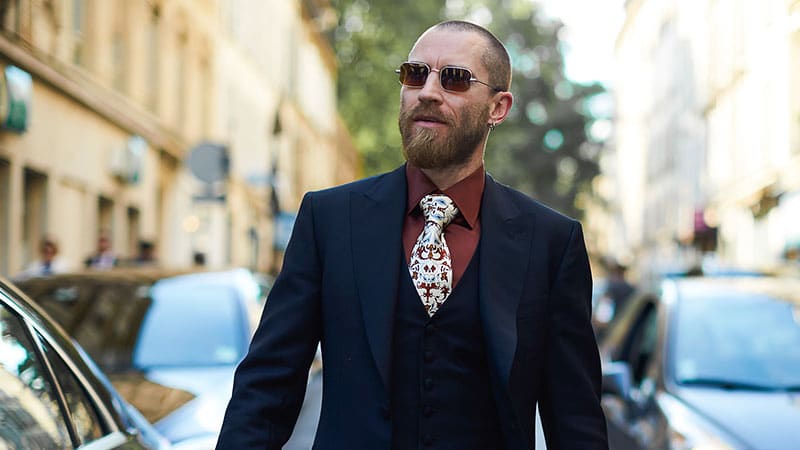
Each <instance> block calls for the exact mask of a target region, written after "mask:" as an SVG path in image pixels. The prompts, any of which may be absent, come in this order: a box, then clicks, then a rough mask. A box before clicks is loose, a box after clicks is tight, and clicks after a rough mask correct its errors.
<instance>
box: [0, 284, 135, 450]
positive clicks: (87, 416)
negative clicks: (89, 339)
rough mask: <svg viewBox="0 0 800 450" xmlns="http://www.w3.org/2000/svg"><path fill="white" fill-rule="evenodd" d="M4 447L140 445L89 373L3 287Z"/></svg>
mask: <svg viewBox="0 0 800 450" xmlns="http://www.w3.org/2000/svg"><path fill="white" fill-rule="evenodd" d="M0 300H2V301H1V302H0V423H2V424H3V426H0V447H4V448H20V449H22V448H79V449H90V450H103V449H116V448H126V449H140V448H143V447H142V446H140V445H139V444H138V442H137V441H135V440H133V439H132V437H131V436H129V435H127V434H125V433H123V432H122V431H120V430H118V429H116V426H115V425H114V424H113V423H114V422H113V419H112V418H111V417H112V416H111V414H112V413H111V412H110V411H109V410H108V409H107V408H106V407H105V406H104V405H102V404H100V403H98V402H97V399H98V398H99V397H98V396H97V394H96V393H94V392H93V391H92V389H91V387H90V385H89V383H88V382H87V380H86V377H85V375H84V374H81V373H79V372H76V370H75V369H76V366H75V364H74V363H73V362H71V361H70V360H69V359H68V357H66V354H64V353H63V352H61V351H60V350H59V349H58V347H57V346H56V344H55V342H54V340H53V339H51V338H50V337H49V336H46V332H47V330H43V329H41V327H40V326H37V325H35V324H34V323H33V322H32V321H30V320H29V318H28V317H26V315H25V312H24V310H22V309H21V308H19V307H15V305H14V303H13V301H12V300H11V299H10V298H7V297H5V296H3V295H2V293H0Z"/></svg>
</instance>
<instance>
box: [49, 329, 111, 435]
mask: <svg viewBox="0 0 800 450" xmlns="http://www.w3.org/2000/svg"><path fill="white" fill-rule="evenodd" d="M39 339H40V340H41V341H42V345H43V347H44V350H45V356H46V357H47V360H48V361H50V365H51V366H52V368H53V372H54V373H55V376H56V379H58V382H59V384H60V385H61V390H62V392H63V393H64V398H65V399H66V401H67V408H69V411H70V414H71V416H72V423H73V425H74V426H75V429H76V433H77V435H78V439H80V440H81V442H82V443H87V442H92V441H94V440H95V439H99V438H101V437H102V436H103V434H104V431H103V426H102V423H101V421H100V418H99V417H98V413H97V410H96V409H95V406H94V402H92V400H91V399H90V398H89V395H88V394H87V392H86V391H85V390H84V388H83V387H82V385H81V382H80V381H78V379H77V378H76V377H75V374H74V373H73V372H72V371H71V370H70V369H69V368H68V367H67V364H66V363H65V362H64V360H63V359H61V357H60V356H59V355H58V354H57V353H56V352H55V350H53V348H52V347H51V346H50V345H49V344H48V343H47V342H46V341H45V339H44V338H42V337H41V336H39Z"/></svg>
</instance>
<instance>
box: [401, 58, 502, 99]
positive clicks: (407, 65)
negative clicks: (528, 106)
mask: <svg viewBox="0 0 800 450" xmlns="http://www.w3.org/2000/svg"><path fill="white" fill-rule="evenodd" d="M431 72H439V83H441V85H442V89H444V90H445V91H451V92H467V91H468V90H469V87H470V86H471V85H472V82H473V81H474V82H475V83H480V84H482V85H484V86H488V87H489V88H491V89H492V90H494V91H495V92H503V89H500V88H496V87H494V86H492V85H490V84H488V83H484V82H483V81H481V80H479V79H477V78H475V77H473V76H472V72H470V70H469V69H465V68H463V67H456V66H444V67H442V68H441V69H431V66H429V65H427V64H425V63H421V62H404V63H403V64H400V68H399V69H396V70H395V73H397V75H398V76H399V79H400V84H402V85H403V86H406V87H412V88H421V87H423V86H425V82H426V81H428V75H430V73H431Z"/></svg>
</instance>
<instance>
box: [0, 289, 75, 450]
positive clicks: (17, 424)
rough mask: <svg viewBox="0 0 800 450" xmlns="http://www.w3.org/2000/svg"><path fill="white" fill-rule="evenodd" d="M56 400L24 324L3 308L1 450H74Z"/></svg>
mask: <svg viewBox="0 0 800 450" xmlns="http://www.w3.org/2000/svg"><path fill="white" fill-rule="evenodd" d="M56 398H57V395H56V391H55V389H54V387H53V385H52V383H51V381H50V379H49V376H48V375H47V372H46V369H45V367H44V365H43V364H42V362H41V360H40V359H39V356H38V354H37V353H36V350H35V347H34V344H33V342H32V341H31V340H30V338H29V335H28V333H27V331H26V328H25V326H24V324H23V322H22V320H21V319H20V318H19V317H18V316H17V315H15V314H13V313H12V312H11V311H9V310H8V308H7V306H6V305H4V304H0V424H2V426H0V447H3V448H19V449H23V448H71V447H72V442H71V440H70V437H69V433H68V431H67V425H66V422H65V419H64V415H63V413H62V411H61V408H60V407H59V404H58V401H57V400H56Z"/></svg>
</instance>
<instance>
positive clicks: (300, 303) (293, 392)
mask: <svg viewBox="0 0 800 450" xmlns="http://www.w3.org/2000/svg"><path fill="white" fill-rule="evenodd" d="M313 209H314V207H313V199H312V196H311V194H306V196H305V197H304V198H303V202H302V204H301V206H300V210H299V212H298V214H297V220H296V221H295V225H294V229H293V231H292V236H291V239H290V241H289V245H288V247H287V249H286V253H285V256H284V263H283V268H282V269H281V272H280V274H279V275H278V277H277V279H276V280H275V283H274V285H273V288H272V290H271V291H270V294H269V296H268V297H267V301H266V303H265V306H264V311H263V313H262V317H261V322H260V324H259V326H258V329H257V330H256V332H255V334H254V336H253V339H252V342H251V343H250V349H249V351H248V353H247V356H245V358H244V360H243V361H242V362H241V363H240V364H239V367H238V368H237V369H236V375H235V378H234V385H233V395H232V397H231V399H230V402H229V404H228V408H227V410H226V412H225V419H224V422H223V426H222V431H221V433H220V437H219V440H218V442H217V449H236V450H245V449H259V450H264V449H268V450H279V449H280V448H281V447H282V446H283V444H284V443H285V442H286V441H287V440H288V439H289V437H290V436H291V433H292V429H293V428H294V425H295V422H296V421H297V416H298V414H299V412H300V407H301V406H302V403H303V396H304V394H305V389H306V383H307V379H308V370H309V367H310V365H311V361H312V359H313V357H314V354H315V352H316V348H317V344H318V342H319V339H320V335H321V325H320V324H321V320H320V315H321V313H320V284H321V264H320V258H319V254H318V249H317V244H316V242H317V241H316V233H315V227H314V221H315V219H314V212H313Z"/></svg>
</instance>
